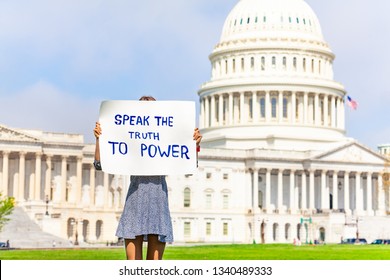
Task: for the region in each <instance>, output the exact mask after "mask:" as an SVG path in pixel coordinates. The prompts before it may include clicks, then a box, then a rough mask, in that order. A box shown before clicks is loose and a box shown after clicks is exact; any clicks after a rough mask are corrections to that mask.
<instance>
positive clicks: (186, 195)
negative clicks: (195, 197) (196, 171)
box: [183, 188, 191, 208]
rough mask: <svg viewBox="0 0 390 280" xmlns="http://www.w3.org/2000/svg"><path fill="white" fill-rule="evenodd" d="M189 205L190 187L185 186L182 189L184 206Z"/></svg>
mask: <svg viewBox="0 0 390 280" xmlns="http://www.w3.org/2000/svg"><path fill="white" fill-rule="evenodd" d="M190 205H191V190H190V188H185V189H184V204H183V206H184V207H186V208H187V207H190Z"/></svg>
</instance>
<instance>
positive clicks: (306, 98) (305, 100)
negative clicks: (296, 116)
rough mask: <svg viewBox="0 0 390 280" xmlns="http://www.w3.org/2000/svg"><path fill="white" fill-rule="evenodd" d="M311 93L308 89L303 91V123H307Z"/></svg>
mask: <svg viewBox="0 0 390 280" xmlns="http://www.w3.org/2000/svg"><path fill="white" fill-rule="evenodd" d="M308 95H309V93H308V92H307V91H306V92H304V93H303V124H305V125H306V124H307V123H308V122H307V109H308V108H309V106H308V97H309V96H308Z"/></svg>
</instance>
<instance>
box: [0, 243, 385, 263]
mask: <svg viewBox="0 0 390 280" xmlns="http://www.w3.org/2000/svg"><path fill="white" fill-rule="evenodd" d="M144 251H145V250H144ZM125 258H126V256H125V252H124V249H123V248H94V249H84V248H75V249H47V250H38V249H34V250H22V249H20V250H1V251H0V259H1V260H124V259H125ZM164 260H390V246H386V245H360V246H356V245H336V244H334V245H321V246H311V245H303V246H293V245H290V244H247V245H198V246H169V245H168V246H167V248H166V250H165V254H164Z"/></svg>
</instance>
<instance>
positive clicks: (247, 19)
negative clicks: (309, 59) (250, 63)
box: [220, 0, 323, 43]
mask: <svg viewBox="0 0 390 280" xmlns="http://www.w3.org/2000/svg"><path fill="white" fill-rule="evenodd" d="M276 37H281V38H287V37H289V38H295V39H299V40H302V39H305V40H308V41H310V40H313V41H319V42H321V41H323V36H322V32H321V26H320V24H319V22H318V19H317V16H316V15H315V13H314V12H313V10H312V9H311V8H310V6H309V5H307V4H306V3H305V2H304V1H303V0H273V1H268V0H241V1H240V2H239V3H238V4H237V5H236V6H235V7H234V9H233V10H232V11H231V12H230V14H229V15H228V17H227V19H226V21H225V25H224V27H223V31H222V36H221V40H220V42H221V43H227V42H230V41H235V40H242V39H248V40H251V39H259V38H276Z"/></svg>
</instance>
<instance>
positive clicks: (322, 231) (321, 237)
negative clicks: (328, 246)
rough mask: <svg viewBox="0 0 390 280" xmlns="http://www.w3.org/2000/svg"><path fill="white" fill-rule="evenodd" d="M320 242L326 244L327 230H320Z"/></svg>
mask: <svg viewBox="0 0 390 280" xmlns="http://www.w3.org/2000/svg"><path fill="white" fill-rule="evenodd" d="M320 241H321V242H325V228H323V227H321V228H320Z"/></svg>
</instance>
